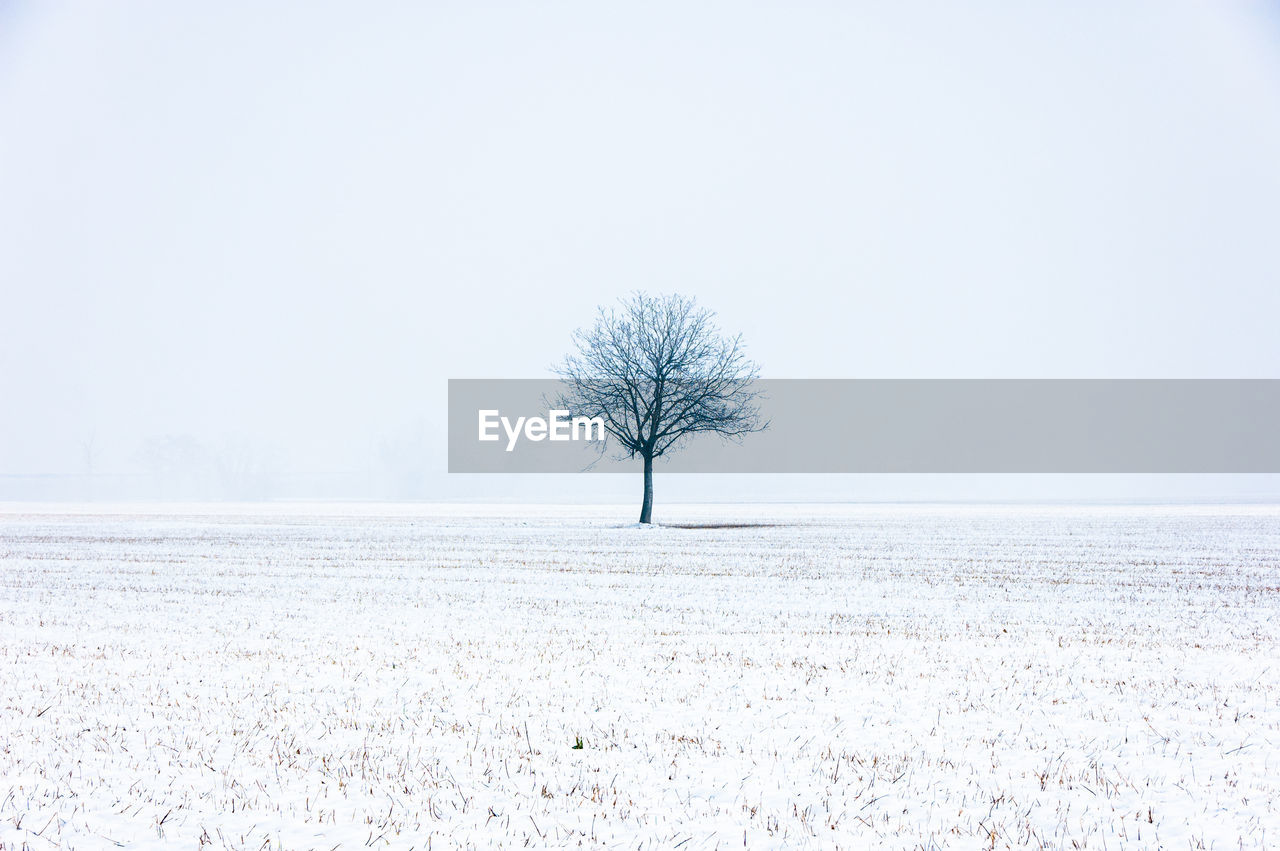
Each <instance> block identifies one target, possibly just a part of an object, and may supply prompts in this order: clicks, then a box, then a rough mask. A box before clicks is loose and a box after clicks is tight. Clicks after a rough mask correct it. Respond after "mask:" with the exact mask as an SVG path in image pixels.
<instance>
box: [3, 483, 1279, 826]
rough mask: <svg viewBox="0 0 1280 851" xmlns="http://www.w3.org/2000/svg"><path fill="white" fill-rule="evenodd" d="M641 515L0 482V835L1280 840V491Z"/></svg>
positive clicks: (666, 510) (700, 509)
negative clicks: (187, 496) (62, 499)
mask: <svg viewBox="0 0 1280 851" xmlns="http://www.w3.org/2000/svg"><path fill="white" fill-rule="evenodd" d="M659 509H660V517H659V519H660V520H662V521H664V522H668V523H672V522H681V523H686V524H698V523H706V524H719V523H736V524H750V523H771V524H776V525H767V526H750V525H742V526H736V527H730V528H670V527H668V528H657V529H643V528H636V527H634V526H632V525H631V521H632V519H633V517H632V515H633V514H634V507H632V506H625V507H603V508H580V507H559V506H542V507H529V508H524V507H510V506H503V507H475V506H424V505H410V506H354V507H353V506H266V507H234V506H232V507H227V506H187V507H160V506H152V507H145V506H143V507H138V506H134V507H121V506H115V507H111V506H99V507H82V508H58V507H49V506H46V507H41V506H14V505H10V506H4V507H0V847H3V848H5V849H21V848H27V847H29V848H32V849H45V848H58V847H61V848H114V847H118V846H123V847H129V848H171V847H176V848H196V847H204V846H209V847H212V848H245V849H262V848H320V849H332V848H338V847H341V848H364V847H367V846H371V847H394V848H411V847H412V848H441V849H442V848H454V847H500V846H505V847H525V846H531V847H541V846H547V845H550V846H556V847H560V846H573V847H576V846H579V845H581V846H587V847H591V846H602V847H625V848H637V847H639V848H676V847H679V848H682V849H692V848H711V847H717V846H718V847H725V848H730V847H743V845H744V844H745V845H746V846H747V847H749V848H763V847H793V848H805V847H822V848H835V847H843V848H866V847H876V846H883V847H906V848H909V847H917V846H918V847H925V848H934V847H949V848H966V849H967V848H976V847H990V846H994V847H997V848H1003V847H1033V848H1034V847H1041V846H1046V847H1054V848H1058V847H1067V848H1076V847H1080V848H1111V849H1119V848H1155V847H1164V848H1200V847H1207V848H1238V847H1264V846H1267V845H1280V812H1278V811H1277V806H1278V802H1277V793H1278V791H1280V706H1278V703H1280V654H1278V653H1277V650H1278V648H1280V508H1277V507H1274V506H1253V507H1250V506H1236V507H1205V508H1202V507H1158V508H1143V507H1039V508H1033V507H929V506H892V507H891V506H851V507H815V506H797V507H769V506H696V507H695V506H685V507H671V506H659ZM579 744H580V747H575V745H579Z"/></svg>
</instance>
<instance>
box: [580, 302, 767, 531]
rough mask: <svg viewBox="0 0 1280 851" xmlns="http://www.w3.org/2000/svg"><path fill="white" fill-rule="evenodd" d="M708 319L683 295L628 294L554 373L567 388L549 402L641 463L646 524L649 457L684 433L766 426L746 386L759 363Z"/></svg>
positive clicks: (737, 433)
mask: <svg viewBox="0 0 1280 851" xmlns="http://www.w3.org/2000/svg"><path fill="white" fill-rule="evenodd" d="M714 317H715V314H714V313H712V312H711V311H710V310H707V309H706V308H703V307H699V306H698V305H697V303H696V301H695V300H694V299H692V298H685V297H684V296H680V295H660V296H649V295H646V294H644V293H634V294H633V295H631V296H630V297H629V298H626V299H623V300H622V301H621V302H620V303H619V306H618V307H617V308H609V309H605V308H603V307H602V308H600V312H599V314H598V315H597V316H596V321H595V324H594V325H592V326H591V327H590V328H585V329H580V330H578V331H575V332H574V335H573V341H574V344H575V346H576V348H577V352H576V353H574V354H570V355H568V356H566V357H565V359H564V361H563V362H562V363H561V364H560V365H559V366H558V367H556V369H555V371H556V373H557V374H558V375H559V376H560V378H561V379H563V380H564V381H565V382H566V383H567V385H568V389H567V390H566V391H565V393H564V395H563V396H562V397H561V398H560V399H558V400H557V402H556V404H557V407H559V408H563V409H565V410H568V411H571V412H572V413H573V414H574V416H586V417H600V418H601V419H603V420H604V423H605V432H606V433H607V435H608V437H609V438H612V439H613V440H615V441H617V443H618V445H619V447H620V448H621V451H622V453H623V455H624V456H625V457H627V458H635V457H636V456H637V455H638V456H640V458H642V459H643V460H644V501H643V502H642V503H641V506H640V522H641V523H651V522H652V521H653V459H655V458H658V457H661V456H662V455H665V454H666V453H668V452H670V451H672V450H673V449H675V448H677V446H678V445H679V444H680V442H681V441H682V440H683V439H684V438H685V437H687V436H689V435H693V434H716V435H720V436H721V437H724V438H730V439H740V438H741V437H742V436H743V435H746V434H749V433H751V432H754V431H761V430H762V429H765V428H767V427H768V423H767V422H761V420H760V418H759V413H758V409H757V406H756V404H755V403H756V400H757V398H758V397H759V394H758V393H756V392H755V391H754V390H752V384H751V382H752V381H753V380H754V379H756V378H758V377H759V374H760V368H759V366H757V365H756V364H755V363H754V362H753V361H751V360H749V359H748V358H747V357H746V355H745V354H744V353H743V344H742V337H741V335H739V336H736V337H728V336H725V335H724V334H722V333H721V332H720V329H719V328H717V327H716V325H715V322H714V321H713V320H714Z"/></svg>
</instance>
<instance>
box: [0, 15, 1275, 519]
mask: <svg viewBox="0 0 1280 851" xmlns="http://www.w3.org/2000/svg"><path fill="white" fill-rule="evenodd" d="M1277 8H1278V7H1277V6H1276V5H1275V4H1271V3H1266V2H1256V3H1245V2H1214V3H1203V2H1185V3H1184V2H1149V3H1123V2H1122V3H1086V4H1056V5H1055V6H1054V7H1052V8H1049V7H1045V6H1041V5H1040V4H1026V3H1016V2H1009V3H966V4H949V3H940V2H939V3H929V4H925V3H880V4H857V3H816V2H815V3H803V4H781V3H778V4H766V3H750V4H742V3H727V2H726V3H700V4H684V3H670V4H667V3H658V4H653V3H647V4H632V5H630V6H625V7H624V6H623V5H621V4H601V3H585V2H584V3H578V4H565V3H547V4H503V3H497V4H488V3H486V4H475V3H421V4H419V3H405V4H403V5H398V6H397V5H393V4H356V3H348V4H314V3H306V4H303V3H298V4H287V3H282V4H257V3H248V2H245V3H236V2H223V3H211V4H185V3H184V4H174V3H162V2H154V3H146V2H137V3H127V4H125V3H117V4H89V3H69V4H65V5H64V4H52V3H36V2H30V3H23V2H17V3H14V2H9V3H3V2H0V288H2V289H0V499H3V498H28V497H48V496H53V497H65V498H77V499H78V498H83V497H86V496H89V497H108V496H121V495H124V496H147V497H151V496H160V497H172V498H179V497H181V498H222V497H236V498H251V497H263V496H306V495H315V496H350V497H369V496H375V497H401V496H412V497H448V496H457V495H464V496H467V495H471V496H474V495H479V496H495V497H496V496H504V495H508V494H514V495H517V496H547V495H551V496H556V495H560V496H566V497H569V498H572V497H573V496H574V495H575V494H579V493H580V492H582V491H579V488H581V487H585V488H586V489H587V491H589V492H590V493H594V494H600V493H605V492H607V491H609V489H610V488H615V487H616V488H618V489H619V490H617V493H619V494H622V495H627V496H629V495H630V492H631V491H632V490H633V489H634V488H633V485H636V483H632V482H630V481H626V482H623V483H618V484H616V485H615V484H610V483H601V482H596V483H594V484H589V485H585V486H584V485H583V484H582V483H581V481H580V479H581V478H582V477H551V478H548V479H542V478H539V479H537V480H536V481H534V480H529V481H520V482H506V483H501V482H498V481H497V480H489V481H483V480H480V479H477V478H465V479H459V478H457V477H455V478H452V479H450V478H448V477H446V476H444V475H443V471H444V469H445V446H444V438H443V435H444V429H443V418H444V404H445V382H446V379H447V378H449V377H487V376H493V377H539V376H543V375H546V374H547V371H548V370H547V368H548V366H549V365H550V364H551V362H552V361H554V360H556V359H557V358H558V357H559V356H560V355H561V354H562V353H563V351H564V349H565V346H566V345H567V344H568V338H569V332H570V331H571V330H572V329H573V328H574V327H576V326H579V325H582V324H584V323H586V322H587V321H589V319H590V318H591V315H592V312H593V310H594V308H595V306H596V305H597V304H600V303H602V302H608V301H612V300H613V299H615V298H616V297H617V296H618V295H620V294H623V293H625V292H627V291H629V290H632V289H635V288H644V289H648V290H651V291H669V290H678V291H681V292H684V293H688V294H693V295H696V296H697V297H698V298H699V299H700V300H701V301H702V302H703V303H705V304H706V305H708V306H710V307H712V308H714V309H716V310H717V311H718V312H719V314H720V318H721V322H722V325H723V326H725V327H726V328H729V329H731V330H735V331H742V332H744V333H745V334H746V337H747V340H748V342H749V344H750V347H751V352H752V354H753V356H754V357H755V358H756V359H757V360H759V361H760V362H761V363H762V364H763V366H764V372H765V375H766V376H769V377H811V376H812V377H849V378H858V377H934V378H939V377H942V378H945V377H1236V378H1252V377H1257V378H1280V345H1277V320H1278V319H1280V257H1278V255H1277V247H1276V246H1277V242H1276V238H1277V234H1280V156H1277V152H1280V12H1278V11H1277ZM90 473H92V474H93V475H92V476H88V475H86V474H90ZM993 481H994V480H988V481H986V483H985V484H983V485H982V486H981V487H976V488H969V487H968V485H966V484H964V483H960V484H957V483H956V481H955V480H950V481H949V482H943V483H938V482H930V481H929V480H926V479H903V478H898V479H890V478H886V477H866V478H864V479H861V480H859V481H857V482H851V481H850V480H841V481H839V482H819V483H812V482H810V483H808V484H804V485H803V486H801V485H798V484H796V483H795V482H794V481H791V482H788V481H784V480H777V481H774V482H773V483H770V482H756V483H755V484H756V485H757V486H758V487H759V488H760V489H761V490H760V491H759V492H762V493H768V492H770V488H775V490H776V495H783V496H788V497H789V498H800V497H802V496H805V495H807V494H814V495H817V496H820V497H822V498H834V497H840V496H867V495H876V494H881V495H888V496H895V495H897V496H902V495H908V496H915V497H924V496H930V495H933V496H938V495H941V496H945V497H948V498H957V497H964V496H977V497H984V496H992V495H998V494H999V493H1000V488H1001V487H1003V486H1002V485H999V484H998V483H997V484H992V482H993ZM1045 481H1046V482H1048V483H1049V484H1047V485H1046V484H1044V483H1043V482H1042V483H1040V484H1039V485H1035V486H1028V485H1027V483H1026V482H1022V483H1020V484H1016V485H1015V486H1013V489H1014V490H1017V489H1018V488H1027V487H1031V490H1033V491H1035V492H1036V493H1040V494H1041V495H1044V494H1045V493H1048V494H1049V495H1054V494H1055V493H1056V494H1060V495H1062V496H1079V495H1087V494H1088V493H1089V492H1091V489H1093V490H1099V489H1100V492H1103V493H1105V494H1111V493H1112V491H1116V492H1117V493H1123V492H1125V488H1126V487H1127V485H1125V484H1123V483H1121V484H1119V485H1117V484H1115V483H1114V482H1112V483H1110V484H1106V483H1099V482H1097V481H1095V482H1093V483H1090V482H1089V481H1085V480H1080V479H1072V480H1070V481H1067V480H1064V479H1057V480H1045ZM637 486H638V485H637ZM664 486H665V487H670V488H677V489H680V488H682V489H684V490H683V491H681V492H682V493H688V494H691V495H695V496H708V497H716V496H720V497H729V496H736V495H740V493H739V492H740V490H741V489H740V487H739V486H737V485H733V486H730V485H727V484H725V483H724V482H722V481H721V480H719V479H715V478H712V479H707V480H701V481H698V482H692V481H686V482H684V483H682V484H674V483H673V484H671V485H669V486H668V485H663V484H660V485H659V487H660V488H661V487H664ZM508 488H512V489H513V490H508ZM967 488H968V489H967ZM991 488H994V490H992V491H991V492H990V493H988V492H987V491H988V490H990V489H991ZM1036 488H1039V490H1036ZM1046 488H1047V491H1046ZM1161 488H1168V489H1169V492H1170V493H1173V494H1174V495H1196V494H1198V493H1203V494H1208V495H1221V494H1224V493H1225V494H1227V495H1230V494H1232V493H1238V494H1244V495H1256V494H1259V493H1270V494H1273V495H1274V494H1277V493H1280V487H1278V486H1276V485H1275V480H1274V479H1271V478H1262V477H1255V478H1253V479H1229V478H1228V479H1224V478H1221V477H1219V478H1202V479H1195V478H1192V479H1180V480H1178V481H1176V482H1172V480H1170V481H1167V482H1163V483H1162V482H1161V481H1159V480H1152V479H1146V480H1142V482H1140V483H1139V485H1138V486H1137V489H1138V490H1139V491H1143V489H1147V490H1153V491H1158V490H1160V489H1161ZM1055 489H1056V490H1055ZM1117 489H1118V490H1117ZM661 496H662V495H661V494H660V498H661Z"/></svg>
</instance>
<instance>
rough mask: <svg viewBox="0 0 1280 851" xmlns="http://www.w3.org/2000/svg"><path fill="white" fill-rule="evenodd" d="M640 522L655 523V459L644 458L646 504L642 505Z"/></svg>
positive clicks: (650, 457)
mask: <svg viewBox="0 0 1280 851" xmlns="http://www.w3.org/2000/svg"><path fill="white" fill-rule="evenodd" d="M640 522H641V523H652V522H653V457H652V456H649V455H646V456H645V458H644V502H642V503H640Z"/></svg>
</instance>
